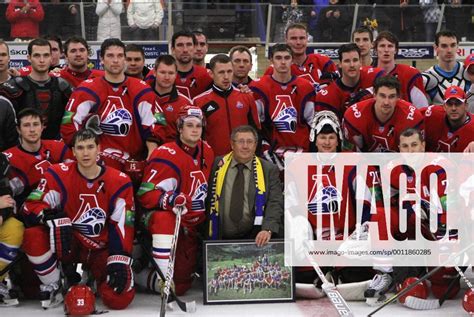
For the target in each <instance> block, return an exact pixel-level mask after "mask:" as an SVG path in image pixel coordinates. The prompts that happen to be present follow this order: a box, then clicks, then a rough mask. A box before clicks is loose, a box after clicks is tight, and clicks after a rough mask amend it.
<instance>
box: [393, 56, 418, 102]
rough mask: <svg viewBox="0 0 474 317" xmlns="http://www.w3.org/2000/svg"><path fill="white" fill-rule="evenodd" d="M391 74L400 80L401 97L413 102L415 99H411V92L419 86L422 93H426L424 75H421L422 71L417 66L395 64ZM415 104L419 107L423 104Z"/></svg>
mask: <svg viewBox="0 0 474 317" xmlns="http://www.w3.org/2000/svg"><path fill="white" fill-rule="evenodd" d="M389 75H391V76H394V77H396V78H398V80H399V81H400V86H401V90H400V99H403V100H406V101H408V102H411V103H413V102H414V101H413V100H412V99H411V95H410V93H411V90H412V89H413V88H414V87H416V88H418V89H419V90H420V92H421V93H423V94H424V93H425V86H424V84H423V76H421V73H420V72H419V71H418V70H417V69H416V68H415V67H412V66H408V65H405V64H395V68H394V69H392V71H390V73H389ZM415 106H416V107H418V108H419V107H420V106H423V105H415Z"/></svg>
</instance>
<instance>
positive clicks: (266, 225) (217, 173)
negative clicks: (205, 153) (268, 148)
mask: <svg viewBox="0 0 474 317" xmlns="http://www.w3.org/2000/svg"><path fill="white" fill-rule="evenodd" d="M231 146H232V152H230V153H228V154H227V155H225V156H219V157H217V158H216V159H215V160H214V164H213V166H212V171H211V179H210V181H209V193H208V195H207V197H208V199H209V204H208V208H207V212H208V219H209V227H208V229H209V232H208V234H209V237H210V238H211V239H255V243H256V244H257V246H262V245H265V244H266V243H268V241H270V238H271V237H272V236H274V237H276V236H279V237H282V236H283V224H282V216H283V194H282V186H281V182H280V178H279V170H278V168H277V167H276V166H275V165H273V164H272V163H270V162H268V161H266V160H264V159H261V158H259V157H257V156H256V155H255V150H256V148H257V131H256V130H255V129H254V128H253V127H251V126H247V125H243V126H239V127H237V128H235V129H234V130H233V131H232V134H231Z"/></svg>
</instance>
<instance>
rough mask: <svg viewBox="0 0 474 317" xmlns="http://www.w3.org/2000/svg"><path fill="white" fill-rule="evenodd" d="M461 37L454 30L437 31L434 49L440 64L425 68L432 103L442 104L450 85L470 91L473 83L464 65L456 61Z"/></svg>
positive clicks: (426, 87)
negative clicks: (465, 71)
mask: <svg viewBox="0 0 474 317" xmlns="http://www.w3.org/2000/svg"><path fill="white" fill-rule="evenodd" d="M458 47H459V39H458V37H457V35H456V33H454V32H452V31H440V32H438V33H436V37H435V43H434V49H435V52H436V55H437V56H438V64H436V65H434V66H432V67H430V68H429V69H427V70H425V71H424V72H423V73H422V75H423V83H424V85H425V91H426V94H427V95H428V97H429V99H430V104H432V105H441V104H443V101H444V93H445V91H446V89H447V88H448V87H449V86H458V87H461V88H462V89H463V90H464V91H468V90H469V87H470V85H471V83H470V82H469V78H468V77H467V75H466V74H465V73H464V66H463V64H462V63H461V62H458V61H456V57H457V51H458Z"/></svg>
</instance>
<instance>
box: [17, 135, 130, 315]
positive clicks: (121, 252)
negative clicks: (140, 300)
mask: <svg viewBox="0 0 474 317" xmlns="http://www.w3.org/2000/svg"><path fill="white" fill-rule="evenodd" d="M98 144H99V143H98V137H97V136H96V135H95V134H94V133H93V132H92V131H91V130H88V129H85V130H80V131H78V132H77V133H76V134H75V135H74V138H73V140H72V146H73V147H72V149H73V153H74V156H75V157H76V159H77V162H72V163H61V164H56V165H53V166H51V167H50V168H49V169H48V170H47V171H46V173H45V174H44V178H43V179H42V180H41V181H40V184H39V185H38V187H37V188H36V190H34V191H33V192H32V193H31V194H30V196H29V197H28V199H27V201H26V204H25V207H24V210H23V213H24V216H25V219H26V220H27V221H26V224H27V228H26V229H25V234H24V242H23V249H24V251H25V253H26V254H27V256H28V259H29V261H30V262H31V263H32V264H33V268H34V270H35V272H36V274H37V276H38V277H39V279H40V281H41V283H42V284H41V285H40V291H41V292H40V297H41V300H42V306H43V308H49V307H53V306H56V305H58V304H59V303H61V301H62V295H61V291H62V286H61V279H60V271H59V268H58V263H59V262H62V263H63V264H70V263H82V264H83V266H82V267H83V268H84V269H85V270H88V271H89V272H90V273H91V274H92V276H93V277H94V279H95V281H96V282H97V287H98V293H99V294H100V297H101V298H102V301H103V302H104V304H105V305H106V306H107V307H109V308H112V309H124V308H126V307H127V306H128V305H129V304H130V302H131V301H132V299H133V297H134V295H135V289H134V283H133V273H132V270H131V262H132V260H131V258H130V253H131V249H132V242H133V234H134V230H133V222H134V201H133V189H132V183H131V181H130V178H129V177H128V176H127V175H126V174H124V173H122V172H119V171H117V170H115V169H113V168H111V167H106V166H100V165H98V164H97V156H98V154H99V145H98Z"/></svg>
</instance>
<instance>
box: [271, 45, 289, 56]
mask: <svg viewBox="0 0 474 317" xmlns="http://www.w3.org/2000/svg"><path fill="white" fill-rule="evenodd" d="M277 52H288V53H290V55H291V56H293V50H292V49H291V47H290V46H289V45H288V44H281V43H278V44H275V45H273V47H272V48H271V50H270V55H269V57H270V58H273V55H275V53H277Z"/></svg>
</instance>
